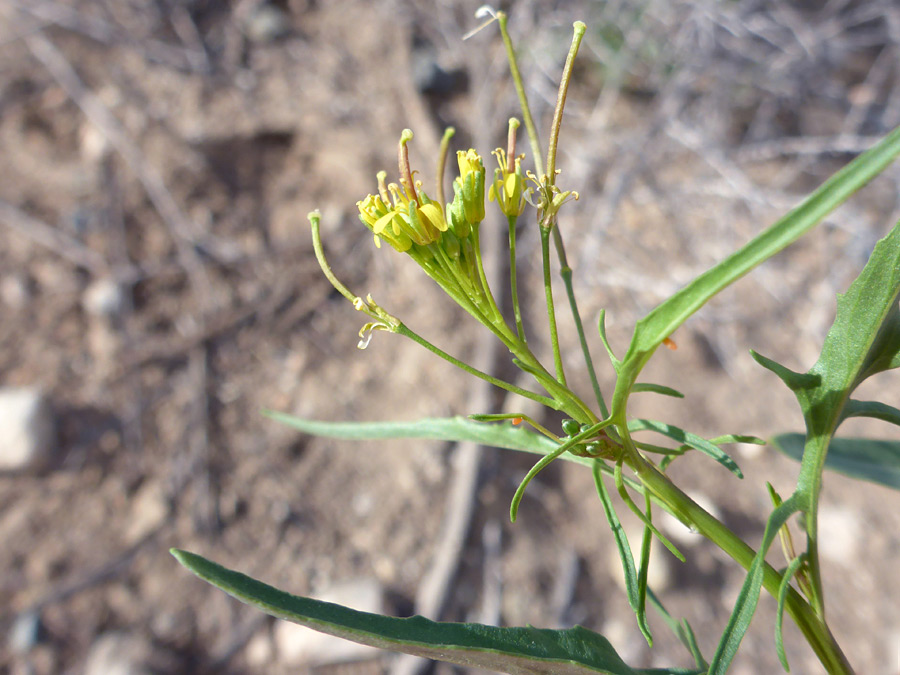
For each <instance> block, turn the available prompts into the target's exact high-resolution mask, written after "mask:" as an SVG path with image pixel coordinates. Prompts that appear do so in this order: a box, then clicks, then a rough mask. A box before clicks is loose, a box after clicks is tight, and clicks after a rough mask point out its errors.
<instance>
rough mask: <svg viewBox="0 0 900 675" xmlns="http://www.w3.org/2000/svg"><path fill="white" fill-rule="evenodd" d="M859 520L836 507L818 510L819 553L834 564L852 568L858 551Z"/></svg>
mask: <svg viewBox="0 0 900 675" xmlns="http://www.w3.org/2000/svg"><path fill="white" fill-rule="evenodd" d="M860 534H861V532H860V523H859V518H858V517H857V515H856V514H855V513H853V511H851V510H850V509H847V508H842V507H837V506H822V507H820V508H819V553H820V554H821V556H822V557H823V558H828V559H829V560H832V561H834V562H836V563H840V564H842V565H845V566H847V567H852V566H853V563H854V562H855V561H856V558H857V553H858V551H859V540H860Z"/></svg>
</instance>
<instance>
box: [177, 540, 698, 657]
mask: <svg viewBox="0 0 900 675" xmlns="http://www.w3.org/2000/svg"><path fill="white" fill-rule="evenodd" d="M172 555H174V556H175V558H176V559H177V560H178V562H180V563H181V564H182V565H184V566H185V567H186V568H187V569H188V570H190V571H191V572H193V573H194V574H196V575H197V576H198V577H200V578H201V579H203V580H204V581H208V582H209V583H211V584H212V585H213V586H216V587H218V588H220V589H221V590H223V591H225V592H226V593H228V594H229V595H231V596H232V597H234V598H237V599H238V600H240V601H241V602H245V603H247V604H249V605H253V606H254V607H257V608H258V609H261V610H262V611H264V612H266V613H267V614H271V615H272V616H275V617H278V618H280V619H286V620H287V621H293V622H294V623H298V624H300V625H301V626H307V627H309V628H312V629H313V630H317V631H320V632H322V633H327V634H329V635H336V636H338V637H341V638H345V639H347V640H352V641H353V642H359V643H361V644H365V645H370V646H372V647H378V648H380V649H390V650H393V651H398V652H404V653H406V654H414V655H416V656H424V657H426V658H430V659H437V660H441V661H447V662H449V663H455V664H457V665H460V666H465V667H469V668H484V669H489V670H494V671H497V672H501V673H511V674H513V675H544V674H546V675H551V674H553V675H556V674H558V675H594V674H596V673H606V674H609V675H666V674H667V673H670V674H671V675H688V674H697V675H699V673H700V671H698V670H684V669H677V668H676V669H652V670H641V669H636V668H631V667H629V666H628V665H627V664H626V663H625V662H624V661H623V660H622V659H621V657H619V655H618V654H617V653H616V651H615V649H614V648H613V646H612V645H611V644H610V643H609V641H608V640H607V639H606V638H604V637H603V636H602V635H599V634H597V633H594V632H592V631H589V630H587V629H586V628H582V627H581V626H576V627H574V628H569V629H567V630H546V629H539V628H530V627H528V628H497V627H494V626H485V625H482V624H466V623H438V622H435V621H430V620H428V619H425V618H423V617H421V616H414V617H410V618H406V619H398V618H394V617H388V616H382V615H380V614H370V613H368V612H358V611H356V610H352V609H349V608H347V607H342V606H341V605H335V604H332V603H330V602H322V601H319V600H313V599H311V598H304V597H300V596H296V595H290V594H289V593H285V592H284V591H280V590H278V589H277V588H274V587H272V586H269V585H267V584H264V583H262V582H261V581H257V580H256V579H253V578H251V577H248V576H246V575H244V574H241V573H240V572H235V571H233V570H229V569H227V568H225V567H222V566H221V565H218V564H216V563H214V562H211V561H209V560H206V559H205V558H202V557H200V556H198V555H195V554H193V553H188V552H187V551H179V550H176V549H172Z"/></svg>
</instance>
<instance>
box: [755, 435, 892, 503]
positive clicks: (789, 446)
mask: <svg viewBox="0 0 900 675" xmlns="http://www.w3.org/2000/svg"><path fill="white" fill-rule="evenodd" d="M804 441H805V436H804V435H803V434H779V435H778V436H776V437H775V438H773V439H772V445H774V446H775V447H776V448H778V449H779V450H781V452H783V453H784V454H786V455H787V456H788V457H792V458H793V459H796V460H797V461H801V460H802V458H803V445H804ZM825 468H827V469H831V470H832V471H837V472H838V473H842V474H844V475H845V476H850V477H851V478H859V479H862V480H867V481H870V482H872V483H878V484H879V485H885V486H887V487H889V488H894V489H895V490H900V441H877V440H873V439H870V438H842V437H836V438H833V439H832V440H831V445H830V446H829V448H828V455H827V456H826V458H825Z"/></svg>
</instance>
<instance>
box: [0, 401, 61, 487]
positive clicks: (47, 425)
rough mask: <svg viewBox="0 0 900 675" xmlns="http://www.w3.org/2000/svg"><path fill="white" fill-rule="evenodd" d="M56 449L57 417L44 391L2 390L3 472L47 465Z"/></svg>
mask: <svg viewBox="0 0 900 675" xmlns="http://www.w3.org/2000/svg"><path fill="white" fill-rule="evenodd" d="M55 449H56V420H55V417H54V415H53V410H52V408H51V406H50V402H49V401H48V400H47V398H46V397H45V396H44V394H43V393H42V392H41V391H40V390H39V389H35V388H25V387H23V388H16V387H5V388H2V389H0V471H18V470H23V469H40V468H44V467H45V466H46V465H47V464H49V462H50V459H51V457H52V455H53V452H54V450H55Z"/></svg>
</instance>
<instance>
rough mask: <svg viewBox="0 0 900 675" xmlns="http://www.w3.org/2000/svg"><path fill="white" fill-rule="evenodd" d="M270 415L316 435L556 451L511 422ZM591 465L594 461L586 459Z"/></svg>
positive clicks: (543, 438) (542, 452)
mask: <svg viewBox="0 0 900 675" xmlns="http://www.w3.org/2000/svg"><path fill="white" fill-rule="evenodd" d="M264 414H265V415H266V416H267V417H271V418H272V419H273V420H275V421H277V422H281V423H282V424H286V425H288V426H289V427H293V428H294V429H298V430H299V431H302V432H304V433H307V434H312V435H313V436H326V437H328V438H340V439H343V440H347V441H367V440H379V439H391V438H428V439H432V440H436V441H472V442H474V443H480V444H481V445H489V446H492V447H495V448H506V449H507V450H526V451H527V452H531V453H535V454H539V455H546V454H547V453H548V452H552V451H553V450H556V448H557V444H556V443H554V442H553V441H552V440H551V439H549V438H547V437H546V436H542V435H540V434H536V433H533V432H531V431H529V430H528V429H525V428H523V427H516V426H513V425H511V424H487V423H484V422H475V421H473V420H470V419H467V418H465V417H441V418H427V419H421V420H416V421H415V422H323V421H320V420H307V419H301V418H299V417H294V416H293V415H288V414H286V413H281V412H275V411H268V410H267V411H265V413H264ZM582 463H583V464H585V465H587V466H591V462H590V461H586V462H582Z"/></svg>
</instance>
